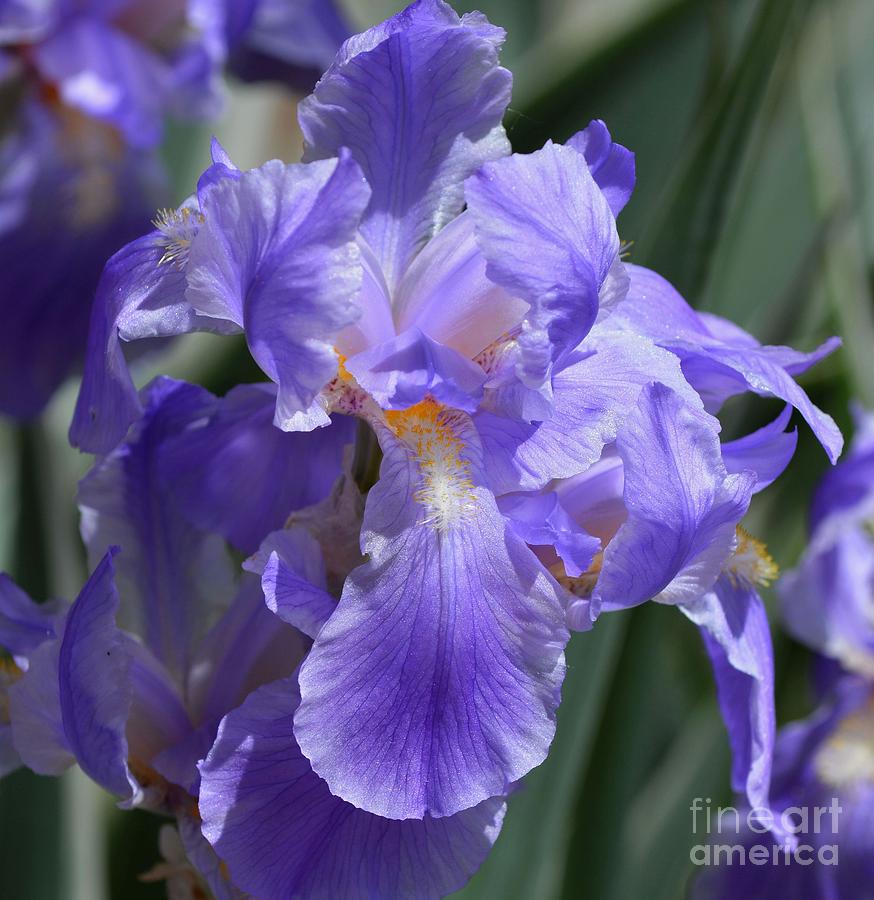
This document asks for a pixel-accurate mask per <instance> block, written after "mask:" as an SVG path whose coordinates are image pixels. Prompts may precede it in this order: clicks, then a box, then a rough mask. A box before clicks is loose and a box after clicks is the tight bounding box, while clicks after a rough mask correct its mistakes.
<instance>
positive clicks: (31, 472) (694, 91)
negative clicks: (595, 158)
mask: <svg viewBox="0 0 874 900" xmlns="http://www.w3.org/2000/svg"><path fill="white" fill-rule="evenodd" d="M401 5H402V4H401V3H397V2H394V3H392V2H385V0H358V2H356V3H355V4H354V6H353V5H352V4H350V5H349V11H350V14H351V15H352V17H353V18H354V20H355V21H356V22H357V23H358V24H360V25H362V26H366V25H367V24H371V23H374V22H376V21H378V20H380V19H381V18H382V17H384V16H385V15H387V14H390V13H392V12H394V11H395V10H397V9H398V8H400V6H401ZM455 5H456V7H457V8H459V9H460V10H461V9H469V8H474V7H476V8H479V9H482V10H483V11H484V12H486V13H487V14H488V15H489V17H490V18H491V19H492V21H494V22H496V23H498V24H501V25H503V26H504V27H505V28H506V29H507V31H508V33H509V37H508V40H507V45H506V50H505V53H504V61H505V64H506V65H507V66H508V67H509V68H511V69H512V70H513V71H514V73H515V91H514V102H513V104H512V107H511V112H510V114H509V116H508V120H507V126H508V130H509V133H510V137H511V139H512V141H513V144H514V147H515V148H516V149H517V150H520V151H529V150H533V149H536V148H537V147H539V146H541V145H542V144H543V142H544V141H545V140H546V139H548V138H554V139H556V140H564V139H565V138H567V137H568V136H569V135H571V134H572V133H573V132H575V131H577V130H579V129H580V128H582V127H583V126H584V125H585V124H586V123H587V122H588V121H589V120H590V119H591V118H594V117H599V118H603V119H604V120H605V121H606V122H607V124H608V126H609V127H610V129H611V131H612V132H613V135H614V138H615V139H617V140H619V141H620V142H621V143H623V144H625V145H626V146H628V147H630V148H631V149H633V150H634V151H635V153H636V154H637V172H638V188H637V190H636V193H635V195H634V197H633V199H632V201H631V203H630V204H629V206H628V207H627V209H626V210H625V211H624V212H623V214H622V216H621V217H620V222H619V225H620V236H621V237H622V238H623V239H624V240H625V241H629V242H633V244H632V247H631V251H630V254H631V256H630V258H631V260H632V261H634V262H639V263H642V264H645V265H649V266H652V267H654V268H656V269H658V270H659V271H660V272H662V273H663V274H664V275H666V276H667V277H668V278H670V279H671V280H673V281H674V282H675V283H676V285H677V286H678V287H679V288H680V290H681V292H682V293H684V295H685V296H686V297H687V298H688V299H689V300H690V302H692V303H693V304H694V305H696V306H698V307H700V308H702V309H707V310H710V311H713V312H718V313H721V314H723V315H725V316H728V317H730V318H732V319H733V320H735V321H737V322H738V323H740V324H741V325H743V326H744V327H746V328H748V329H750V330H751V331H753V332H754V333H755V334H756V336H757V337H759V338H760V339H761V340H762V341H767V342H771V343H787V344H792V345H794V346H797V347H799V348H801V349H805V350H806V349H811V348H812V347H813V346H815V345H816V344H817V343H819V341H821V340H822V339H823V338H824V337H826V336H828V335H829V334H833V333H838V334H840V335H841V336H842V337H843V338H844V341H845V346H844V350H843V351H842V352H841V353H839V354H837V355H836V356H835V357H834V358H832V359H830V360H828V361H827V362H826V363H824V364H822V365H820V366H819V367H817V369H816V370H815V371H814V372H812V373H811V374H810V376H809V377H808V378H807V379H806V381H805V386H806V388H807V389H808V391H809V392H810V393H811V395H812V397H813V399H814V401H815V402H817V403H818V404H819V405H820V406H822V407H824V408H825V409H826V410H828V411H830V412H831V413H832V414H833V415H834V416H835V418H836V419H838V421H839V423H840V424H841V425H842V426H844V427H845V428H846V426H847V425H848V415H847V403H848V400H849V398H850V397H854V396H855V397H858V398H859V399H861V400H862V401H864V402H866V403H867V404H868V405H871V406H874V306H872V275H874V53H872V50H871V48H872V46H874V4H872V3H871V0H831V2H828V0H736V2H731V0H481V2H480V3H478V4H467V3H456V4H455ZM294 102H295V98H293V97H291V96H290V95H287V94H285V93H284V92H283V91H282V90H280V89H278V88H265V87H242V86H238V85H232V86H230V96H229V104H228V109H227V112H226V114H225V117H224V119H223V120H222V122H220V123H219V124H218V125H217V126H216V127H215V128H214V129H213V130H214V131H215V132H216V133H217V134H218V135H219V137H220V138H221V139H222V140H223V142H224V143H225V145H226V146H227V147H228V148H229V150H230V152H231V155H232V156H233V157H234V158H235V160H236V161H237V162H238V163H239V164H240V165H241V166H243V167H246V166H251V165H256V164H258V163H260V162H262V161H263V160H264V159H266V158H269V157H272V156H279V157H281V158H284V159H286V160H288V161H293V160H295V159H296V158H297V156H298V154H299V150H300V138H299V135H298V133H297V130H296V126H295V123H294ZM208 134H209V131H208V130H207V131H202V132H198V133H194V134H193V133H192V132H191V131H190V130H187V131H184V132H183V131H176V132H171V134H170V137H169V139H168V141H167V147H166V153H167V158H168V160H169V161H170V163H171V165H172V167H173V171H174V179H175V182H176V186H177V193H178V196H179V198H180V199H181V198H182V197H183V196H184V195H185V194H186V193H188V191H189V190H190V188H191V186H192V185H193V184H194V178H195V177H196V173H198V172H199V171H200V170H201V168H202V166H203V164H204V162H205V159H206V155H207V148H208ZM158 371H162V372H166V373H168V374H172V375H175V376H177V377H185V378H189V379H192V380H196V381H200V382H201V383H203V384H205V385H206V386H208V387H210V388H211V389H212V390H215V391H223V390H226V389H227V388H228V387H229V386H231V385H232V384H234V383H236V382H237V381H241V380H243V381H245V380H254V379H255V378H256V374H255V372H254V370H253V369H252V367H251V363H249V361H248V359H247V357H246V353H245V350H244V348H243V347H241V346H239V345H236V346H231V349H228V342H227V341H220V342H216V341H215V340H214V339H212V338H210V337H209V336H197V337H192V338H191V339H186V340H183V341H179V342H178V343H176V344H175V345H174V346H173V347H172V348H171V349H170V350H169V351H167V352H166V353H164V354H163V355H159V356H155V357H151V358H149V359H148V360H147V361H146V362H145V363H144V364H142V365H141V366H140V369H139V371H138V377H139V379H140V380H141V381H143V382H145V381H146V380H148V378H149V377H151V376H152V375H153V374H155V373H156V372H158ZM74 398H75V385H74V384H71V385H69V386H67V388H65V389H64V390H63V391H62V392H61V393H60V395H59V396H58V397H57V398H56V399H55V401H54V402H53V404H52V406H51V408H50V410H49V411H48V413H47V414H46V415H45V416H44V418H43V420H42V421H41V422H39V423H37V424H35V425H32V426H29V427H27V428H18V429H16V428H14V427H12V426H11V425H9V424H8V423H0V508H2V509H3V511H4V512H3V514H2V516H0V568H2V569H5V570H7V571H9V572H11V573H12V574H13V576H14V577H16V578H17V579H18V580H19V581H20V582H21V583H22V584H23V585H25V586H26V587H27V588H28V589H29V590H30V591H31V592H32V593H33V594H34V595H35V596H38V597H44V596H59V595H64V596H73V595H74V594H75V592H76V591H77V589H78V587H79V585H80V584H81V580H82V576H83V573H84V560H83V555H82V552H81V549H80V547H79V543H78V538H77V530H76V529H77V523H76V512H75V507H74V501H73V497H74V491H75V483H76V480H77V478H78V477H80V476H81V474H82V473H83V472H84V469H85V467H86V465H87V459H86V458H84V457H80V456H79V455H78V454H77V453H76V452H75V451H72V450H71V449H70V448H69V447H68V446H67V444H66V437H65V435H66V426H67V423H68V421H69V418H70V414H71V411H72V404H73V401H74ZM778 410H779V404H777V403H771V402H769V401H765V400H761V399H757V400H755V402H748V401H732V403H730V404H729V406H728V407H727V408H726V410H725V415H724V417H723V418H724V421H725V428H726V432H727V434H728V435H730V436H733V435H737V434H740V433H743V432H745V431H749V430H751V429H752V428H755V427H758V426H760V425H762V424H764V423H765V422H766V421H769V420H770V419H771V418H772V417H773V416H774V415H775V414H776V413H777V412H778ZM802 424H803V423H802ZM800 431H801V440H800V442H799V450H798V453H797V455H796V458H795V460H794V461H793V463H792V464H791V466H790V469H789V471H788V473H787V475H786V477H784V479H782V481H781V483H780V484H779V485H777V486H775V487H774V488H772V489H770V490H768V491H766V492H765V494H764V495H763V496H760V497H758V498H757V499H756V500H755V502H754V507H753V509H752V511H751V514H750V516H749V518H748V527H749V530H750V531H752V532H753V534H755V535H756V536H758V537H760V538H762V539H764V540H765V541H766V542H767V543H768V545H769V548H770V550H771V552H772V554H773V556H774V557H775V559H776V560H777V561H778V563H780V565H781V566H782V567H783V568H786V567H789V566H791V565H793V564H794V562H795V560H796V559H797V558H798V555H799V553H800V551H801V549H802V547H803V543H804V535H805V528H806V509H807V502H808V499H809V496H810V491H811V489H812V486H813V485H814V484H815V482H816V479H817V478H818V477H819V475H820V474H821V472H822V471H823V469H824V468H825V466H826V460H825V456H824V454H823V453H822V451H821V450H820V449H819V447H818V446H816V445H815V443H814V441H813V440H812V439H811V437H810V435H809V434H808V432H807V431H806V430H805V428H804V427H802V428H801V429H800ZM767 600H768V603H769V608H770V609H771V610H773V609H774V605H773V597H771V596H769V597H768V598H767ZM775 641H776V655H777V700H778V714H779V718H780V721H781V722H783V721H787V720H790V719H792V718H796V717H799V716H801V715H804V714H805V713H806V712H807V711H808V710H809V708H810V698H809V696H808V691H807V666H808V658H807V655H806V653H805V652H804V651H803V650H802V649H801V648H800V647H798V646H797V645H795V644H793V643H792V642H791V641H790V640H789V639H788V638H786V637H785V636H782V635H781V634H780V633H779V631H778V630H777V632H776V634H775ZM568 659H569V672H568V678H567V681H566V683H565V689H564V700H563V703H562V707H561V710H560V712H559V728H558V735H557V738H556V741H555V745H554V747H553V750H552V753H551V755H550V758H549V760H548V761H547V762H546V763H545V764H544V765H543V766H541V767H540V769H538V770H537V771H535V772H534V773H533V774H532V775H531V776H530V777H529V778H528V780H527V782H526V783H525V785H524V786H523V787H522V788H521V789H520V790H519V792H518V793H517V794H516V795H515V796H514V797H513V798H512V799H511V801H510V810H509V813H508V817H507V821H506V824H505V827H504V832H503V834H502V836H501V838H500V840H499V842H498V844H497V846H496V848H495V850H494V853H493V854H492V856H491V858H490V859H489V861H488V862H487V863H486V864H485V866H484V867H483V868H482V870H481V871H480V873H479V874H478V875H477V876H476V877H475V878H474V879H473V881H472V882H471V884H470V885H469V886H468V887H467V888H466V889H465V890H464V891H462V892H461V893H460V894H459V896H461V897H464V898H465V900H486V898H488V900H492V898H502V900H514V898H520V900H521V898H526V900H558V898H574V900H578V898H598V900H629V898H635V900H636V898H642V897H647V898H649V900H661V898H664V900H672V898H680V897H683V896H684V894H685V891H686V889H687V885H688V882H689V878H690V874H691V870H692V866H691V864H690V863H689V850H690V848H691V846H692V845H693V844H695V843H698V842H699V841H700V837H694V836H693V835H692V833H691V816H690V813H689V805H690V803H691V801H692V799H693V798H695V797H697V796H700V797H710V798H712V799H713V802H714V803H720V802H724V803H728V802H730V801H731V796H730V791H729V789H728V777H729V776H728V765H729V759H728V750H727V742H726V737H725V733H724V731H723V727H722V724H721V722H720V719H719V716H718V713H717V707H716V701H715V693H714V688H713V684H712V680H711V677H710V672H709V666H708V663H707V660H706V658H705V655H704V652H703V648H702V646H701V645H700V640H699V638H698V636H697V633H696V631H695V629H694V628H693V627H692V626H691V625H690V624H689V623H688V622H687V621H686V620H685V619H684V618H683V617H682V616H681V615H679V614H678V613H677V612H676V611H674V610H671V609H669V608H662V607H656V606H655V605H650V606H647V607H644V608H640V609H638V610H636V611H634V612H633V613H624V614H622V613H614V614H612V615H609V616H606V617H604V618H602V619H601V620H600V621H599V623H598V625H597V626H596V628H595V630H594V631H593V632H592V633H590V634H587V635H577V636H575V637H574V638H573V640H572V642H571V645H570V649H569V654H568ZM159 825H160V821H159V820H158V819H156V818H155V817H152V816H150V815H149V814H147V813H140V812H134V813H121V812H119V811H118V810H116V809H114V807H113V806H112V804H111V802H110V801H109V800H107V799H106V798H104V797H103V796H102V795H101V794H100V793H99V792H98V791H97V789H95V788H93V787H92V786H91V785H90V784H89V783H88V781H87V779H85V778H84V776H82V775H81V774H80V773H78V772H71V773H69V774H68V775H67V776H65V777H64V778H63V779H60V780H58V781H55V780H50V779H44V778H38V777H36V776H33V775H31V774H29V773H27V772H18V773H16V774H14V775H12V776H10V777H8V778H7V779H5V781H3V782H2V783H0V897H2V898H4V900H6V898H8V900H54V898H63V900H106V898H113V900H115V898H125V900H127V898H131V900H137V898H140V897H142V898H149V897H153V898H159V897H162V896H164V887H163V885H160V884H157V885H156V884H144V883H141V882H139V881H138V880H137V875H138V874H140V873H142V872H144V871H146V870H147V869H149V868H150V867H151V866H152V865H153V864H154V863H155V862H156V861H157V860H158V846H157V830H158V827H159Z"/></svg>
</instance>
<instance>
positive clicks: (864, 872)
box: [696, 409, 874, 900]
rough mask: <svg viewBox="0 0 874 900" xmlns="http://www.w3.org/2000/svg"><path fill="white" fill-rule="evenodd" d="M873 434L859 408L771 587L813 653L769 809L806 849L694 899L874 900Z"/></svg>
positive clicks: (703, 888)
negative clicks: (808, 690) (792, 557)
mask: <svg viewBox="0 0 874 900" xmlns="http://www.w3.org/2000/svg"><path fill="white" fill-rule="evenodd" d="M872 425H874V418H872V416H871V415H870V414H868V413H864V412H863V411H862V410H861V409H857V410H856V437H855V439H854V441H853V444H852V447H851V449H850V452H849V454H848V455H847V457H846V458H845V459H844V460H843V461H841V462H840V463H839V464H838V465H837V466H836V467H835V468H834V469H832V470H831V471H829V472H828V473H827V474H826V476H825V477H824V478H823V479H822V481H821V483H820V485H819V487H818V488H817V491H816V494H815V497H814V503H813V510H812V513H813V514H812V517H811V523H812V529H813V530H812V535H811V539H810V544H809V546H808V548H807V550H806V551H805V553H804V556H803V557H802V559H801V562H800V564H799V565H798V567H797V568H796V569H795V570H793V571H791V572H787V573H786V574H785V575H784V576H783V577H782V578H781V579H780V581H779V583H778V593H779V595H780V599H781V603H782V613H783V619H784V621H785V622H786V625H787V627H788V629H789V630H790V632H791V633H792V634H793V635H794V636H795V637H797V638H798V639H799V640H800V641H802V642H804V643H805V644H807V645H808V646H809V647H811V648H812V649H813V650H815V651H817V653H819V654H821V658H820V662H819V672H818V674H819V675H820V677H819V679H818V681H819V685H818V688H819V692H820V694H821V695H822V700H821V704H820V707H819V709H817V710H816V712H815V713H814V714H813V715H812V716H811V717H810V718H809V719H807V720H806V721H803V722H799V723H794V724H792V725H788V726H787V727H786V728H784V729H783V730H782V731H781V733H780V735H779V737H778V740H777V745H776V748H775V754H774V778H773V781H772V802H773V808H774V810H775V811H776V812H777V813H784V812H785V813H786V814H787V816H788V817H792V816H793V815H794V817H795V821H796V827H798V828H799V833H798V835H797V840H798V843H799V849H800V847H801V846H802V845H806V847H810V848H812V849H810V850H805V855H804V856H803V857H800V858H790V860H789V861H788V862H783V860H782V858H781V861H780V864H778V865H776V866H771V865H769V866H763V867H758V866H757V867H751V866H747V867H736V866H731V867H726V866H723V867H719V868H717V869H714V870H711V871H709V872H707V873H703V874H702V876H701V877H700V878H699V879H698V881H697V884H696V896H700V897H702V898H721V897H736V896H738V895H740V894H743V895H744V896H750V897H762V898H765V897H772V896H776V894H777V893H780V894H786V895H791V896H793V897H795V896H797V897H801V898H810V900H818V898H831V897H868V896H872V895H874V864H872V859H874V857H872V850H874V841H872V830H871V822H872V817H874V713H872V709H874V705H872V704H874V639H872V626H871V604H872V598H874V540H872V537H871V532H870V522H871V515H872V509H874V507H872V503H874V468H872V463H874V440H872V438H874V428H872ZM817 808H828V809H829V810H830V812H829V813H828V814H826V815H824V816H820V817H819V819H818V823H819V824H817V820H814V819H813V818H812V817H813V816H814V815H815V810H816V809H817ZM831 810H835V812H834V814H833V813H832V812H831ZM801 815H806V816H807V820H806V823H805V820H804V819H801V818H799V817H800V816H801ZM729 837H730V838H732V840H729V841H728V842H729V843H731V842H733V841H734V840H736V841H737V842H738V843H741V844H742V845H743V846H744V847H745V848H748V847H750V846H752V845H753V844H756V843H761V842H762V836H761V834H759V835H756V834H755V833H753V832H751V831H750V830H749V829H743V830H742V831H741V832H740V833H739V834H738V835H735V836H731V835H730V836H729ZM720 840H722V838H720ZM770 849H771V848H770V847H768V850H769V851H770Z"/></svg>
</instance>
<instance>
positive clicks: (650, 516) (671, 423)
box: [594, 384, 755, 610]
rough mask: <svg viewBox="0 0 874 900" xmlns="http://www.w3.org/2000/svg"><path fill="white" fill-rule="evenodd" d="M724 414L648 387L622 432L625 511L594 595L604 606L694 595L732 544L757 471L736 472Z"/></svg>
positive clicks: (658, 387) (704, 587) (619, 445)
mask: <svg viewBox="0 0 874 900" xmlns="http://www.w3.org/2000/svg"><path fill="white" fill-rule="evenodd" d="M717 427H718V426H717V424H716V422H715V420H714V419H712V418H711V417H710V416H708V415H707V414H706V413H704V412H702V411H701V410H698V409H694V408H691V407H689V406H688V405H687V404H686V403H685V402H684V401H683V399H682V398H681V397H680V396H679V395H678V394H676V393H675V392H674V391H672V390H670V389H669V388H667V387H665V386H664V385H658V384H656V385H651V386H649V387H645V388H644V389H643V391H642V392H641V395H640V398H639V399H638V402H637V405H636V407H635V408H633V409H631V410H629V412H628V416H627V419H626V422H625V423H624V424H623V426H622V427H621V428H620V430H619V433H618V435H617V440H616V446H617V449H618V452H619V455H620V457H621V458H622V461H623V466H624V470H625V484H624V499H625V506H626V509H627V513H628V518H627V519H626V520H625V522H623V524H622V525H621V526H620V527H619V530H618V531H617V532H616V535H615V537H614V538H613V539H612V540H611V541H610V543H609V544H608V545H607V547H606V549H605V551H604V561H603V565H602V569H601V575H600V578H599V579H598V584H597V587H596V589H595V595H594V596H595V597H596V599H598V600H599V601H600V602H601V604H602V606H603V608H604V609H605V610H609V609H617V608H623V607H627V606H634V605H636V604H638V603H642V602H644V601H646V600H649V599H651V598H653V597H656V596H657V595H658V597H659V599H660V600H662V601H663V602H671V603H676V602H682V601H684V600H693V599H695V598H696V597H698V596H700V595H701V594H702V593H704V592H705V591H707V590H709V589H710V588H711V587H712V586H713V583H714V582H715V581H716V578H717V577H718V575H719V573H720V572H721V570H722V566H723V563H724V562H725V561H726V559H727V558H728V556H729V555H730V553H731V552H732V550H733V549H734V546H735V531H736V526H737V523H738V522H739V521H740V519H741V518H742V517H743V515H744V513H745V512H746V509H747V506H748V505H749V501H750V496H751V493H752V489H753V485H754V483H755V478H754V476H753V475H751V474H749V473H744V474H741V475H729V474H728V473H727V472H726V470H725V466H724V464H723V462H722V456H721V453H720V447H719V437H718V433H717Z"/></svg>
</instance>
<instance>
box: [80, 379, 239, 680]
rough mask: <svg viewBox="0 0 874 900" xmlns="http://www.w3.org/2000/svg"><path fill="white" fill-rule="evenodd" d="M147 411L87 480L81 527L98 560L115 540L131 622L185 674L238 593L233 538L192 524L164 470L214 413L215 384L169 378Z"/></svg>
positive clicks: (150, 395) (124, 621) (148, 394)
mask: <svg viewBox="0 0 874 900" xmlns="http://www.w3.org/2000/svg"><path fill="white" fill-rule="evenodd" d="M143 400H144V405H145V410H144V412H143V417H142V419H141V420H140V421H139V422H138V423H137V424H136V426H135V427H134V428H133V429H132V431H131V434H130V435H129V437H128V439H127V440H126V441H125V442H124V443H123V444H121V445H120V446H119V447H118V448H117V449H116V450H114V451H113V452H112V453H111V454H110V455H109V456H107V457H105V458H103V459H101V460H100V461H99V462H98V463H97V464H96V465H95V466H94V468H93V469H92V470H91V471H90V472H89V473H88V475H86V477H85V478H84V479H83V480H82V482H81V483H80V485H79V494H78V500H79V508H80V510H81V513H82V519H81V531H82V537H83V540H84V541H85V544H86V545H87V547H88V550H89V554H90V556H91V559H92V560H96V559H99V558H100V556H101V555H102V554H103V553H104V552H105V551H106V547H107V546H108V545H110V544H119V545H121V547H122V548H123V550H124V553H122V554H121V555H120V557H119V559H118V562H117V579H118V584H119V588H120V591H121V596H122V606H121V612H120V624H121V626H122V627H123V628H124V629H125V630H127V631H130V632H132V633H134V634H138V635H140V636H141V637H142V638H143V640H144V642H145V643H146V644H147V646H148V647H149V648H150V649H151V650H152V652H153V653H154V654H155V656H156V657H157V658H158V659H159V660H160V661H161V662H162V663H164V665H166V666H167V668H168V670H169V671H170V672H171V673H173V675H174V676H175V677H176V678H177V679H179V680H180V683H181V682H182V681H184V678H185V675H186V672H187V670H188V666H189V665H190V661H191V653H192V648H193V645H194V641H195V640H196V639H197V637H198V636H199V635H201V634H203V633H204V632H205V631H206V630H207V629H208V628H209V626H210V625H211V624H212V622H214V621H215V619H216V618H217V615H218V614H219V613H220V611H221V609H222V608H223V606H225V605H227V603H228V602H229V601H230V599H231V596H232V590H233V577H232V568H231V564H230V559H229V557H228V554H227V551H226V549H225V545H224V542H223V541H222V540H221V538H220V537H219V536H218V535H216V534H207V533H205V532H203V531H201V530H200V529H198V528H196V527H194V526H193V525H191V524H189V523H188V521H187V520H186V519H185V517H184V516H183V515H182V511H181V509H180V506H179V501H178V498H177V497H176V496H175V493H174V491H173V488H172V486H171V485H169V484H167V483H166V482H165V481H164V480H163V478H162V471H161V457H162V448H163V447H164V446H165V444H166V442H167V441H169V440H170V439H172V438H175V437H176V436H177V435H178V434H179V433H180V432H182V431H183V430H184V429H186V428H187V427H189V426H191V425H192V424H193V423H195V422H198V421H199V420H201V419H202V418H204V417H205V416H208V415H209V414H210V413H211V412H212V411H213V408H214V404H215V398H214V397H213V396H212V394H210V393H209V392H208V391H206V390H204V389H203V388H200V387H195V386H194V385H189V384H185V383H184V382H177V381H173V380H172V379H169V378H159V379H156V380H155V381H154V382H152V384H151V385H150V386H149V387H148V388H146V389H145V390H144V392H143Z"/></svg>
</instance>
